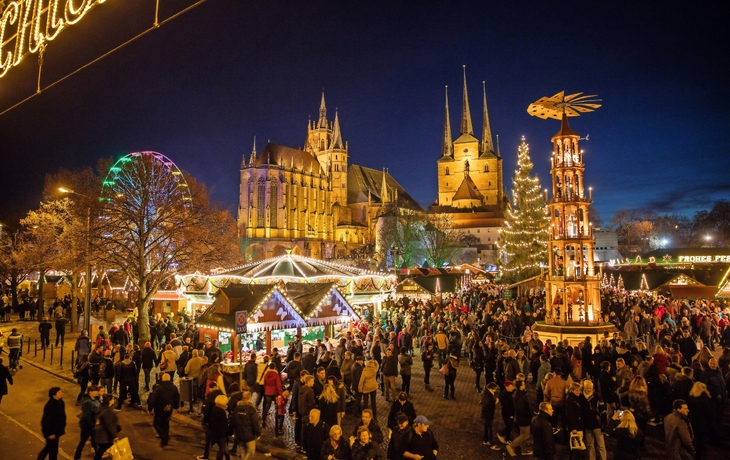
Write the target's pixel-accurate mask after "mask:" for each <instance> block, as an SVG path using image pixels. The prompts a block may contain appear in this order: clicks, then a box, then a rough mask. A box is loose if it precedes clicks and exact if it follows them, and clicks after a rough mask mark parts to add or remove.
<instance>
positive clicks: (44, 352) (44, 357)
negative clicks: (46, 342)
mask: <svg viewBox="0 0 730 460" xmlns="http://www.w3.org/2000/svg"><path fill="white" fill-rule="evenodd" d="M42 350H43V359H42V361H45V360H46V347H43V348H42Z"/></svg>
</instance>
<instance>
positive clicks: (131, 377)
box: [117, 359, 137, 384]
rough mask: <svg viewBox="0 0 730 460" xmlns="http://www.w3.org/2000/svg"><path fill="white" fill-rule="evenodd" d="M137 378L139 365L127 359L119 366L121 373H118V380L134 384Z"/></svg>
mask: <svg viewBox="0 0 730 460" xmlns="http://www.w3.org/2000/svg"><path fill="white" fill-rule="evenodd" d="M136 379H137V365H136V364H134V363H133V362H132V361H131V360H126V359H125V360H124V361H122V363H121V365H120V366H119V374H118V375H117V380H119V381H120V382H122V383H128V384H132V383H134V381H135V380H136Z"/></svg>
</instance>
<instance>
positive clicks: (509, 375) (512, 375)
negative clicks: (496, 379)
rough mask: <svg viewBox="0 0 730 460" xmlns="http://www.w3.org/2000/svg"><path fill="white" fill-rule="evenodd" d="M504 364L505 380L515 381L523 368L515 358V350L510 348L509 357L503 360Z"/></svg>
mask: <svg viewBox="0 0 730 460" xmlns="http://www.w3.org/2000/svg"><path fill="white" fill-rule="evenodd" d="M502 366H503V367H504V379H505V380H512V381H514V380H515V379H516V378H517V374H519V373H520V372H522V370H521V369H520V364H519V363H518V362H517V359H516V358H515V351H514V350H510V351H509V352H507V357H506V358H505V359H504V361H502Z"/></svg>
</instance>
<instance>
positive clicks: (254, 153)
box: [248, 136, 256, 165]
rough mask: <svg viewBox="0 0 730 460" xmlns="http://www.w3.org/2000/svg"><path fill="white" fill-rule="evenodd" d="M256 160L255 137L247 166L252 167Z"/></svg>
mask: <svg viewBox="0 0 730 460" xmlns="http://www.w3.org/2000/svg"><path fill="white" fill-rule="evenodd" d="M255 160H256V136H254V137H253V150H251V158H250V159H249V160H248V164H250V165H252V164H253V163H254V161H255Z"/></svg>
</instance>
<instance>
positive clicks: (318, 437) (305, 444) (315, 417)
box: [302, 409, 330, 459]
mask: <svg viewBox="0 0 730 460" xmlns="http://www.w3.org/2000/svg"><path fill="white" fill-rule="evenodd" d="M308 418H309V423H308V424H307V425H306V426H305V427H304V429H303V430H302V448H303V449H304V451H305V452H306V454H307V458H308V459H310V458H314V459H316V458H319V454H320V452H322V446H323V445H324V443H325V441H326V440H327V438H328V437H329V431H330V427H329V426H328V425H327V424H326V423H325V422H324V420H321V419H320V412H319V409H312V410H311V411H309V417H308Z"/></svg>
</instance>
